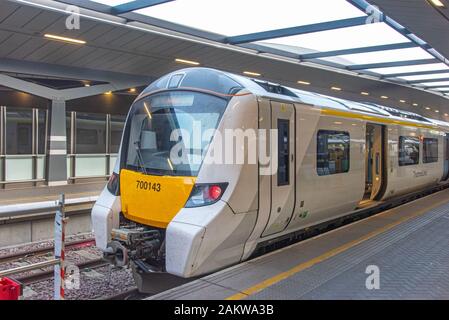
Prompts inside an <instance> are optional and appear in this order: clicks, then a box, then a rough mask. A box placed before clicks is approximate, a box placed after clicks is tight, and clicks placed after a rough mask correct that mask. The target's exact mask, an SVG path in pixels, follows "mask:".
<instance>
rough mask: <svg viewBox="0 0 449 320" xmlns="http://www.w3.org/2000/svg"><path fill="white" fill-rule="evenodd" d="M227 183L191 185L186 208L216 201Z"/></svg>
mask: <svg viewBox="0 0 449 320" xmlns="http://www.w3.org/2000/svg"><path fill="white" fill-rule="evenodd" d="M227 186H228V184H227V183H214V184H197V185H195V186H194V187H193V190H192V193H191V194H190V197H189V200H188V201H187V203H186V205H185V207H186V208H195V207H202V206H207V205H211V204H214V203H216V202H217V201H219V200H220V199H221V197H222V196H223V194H224V192H225V190H226V187H227Z"/></svg>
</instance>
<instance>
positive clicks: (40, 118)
mask: <svg viewBox="0 0 449 320" xmlns="http://www.w3.org/2000/svg"><path fill="white" fill-rule="evenodd" d="M0 113H1V117H0V122H1V125H0V127H1V133H2V137H1V140H2V142H1V146H2V147H1V148H0V157H1V160H2V161H1V165H0V170H1V174H0V183H1V184H2V185H3V186H4V185H5V184H7V183H14V182H38V181H43V180H44V177H45V153H46V143H47V139H46V135H47V111H46V110H39V109H31V108H13V107H1V108H0Z"/></svg>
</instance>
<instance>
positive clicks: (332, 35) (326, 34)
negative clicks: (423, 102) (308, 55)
mask: <svg viewBox="0 0 449 320" xmlns="http://www.w3.org/2000/svg"><path fill="white" fill-rule="evenodd" d="M406 42H410V40H408V39H407V38H406V37H404V36H403V35H402V34H400V33H399V32H397V31H395V30H394V29H392V28H391V27H389V26H388V25H387V24H385V23H371V24H366V25H361V26H355V27H349V28H342V29H335V30H329V31H322V32H314V33H310V34H303V35H297V36H290V37H283V38H277V39H270V40H265V41H261V42H257V43H258V44H263V45H267V44H268V45H269V44H278V45H287V46H296V47H298V48H307V49H311V50H315V51H317V52H326V51H334V50H342V49H350V48H363V47H371V46H379V45H387V44H394V43H406Z"/></svg>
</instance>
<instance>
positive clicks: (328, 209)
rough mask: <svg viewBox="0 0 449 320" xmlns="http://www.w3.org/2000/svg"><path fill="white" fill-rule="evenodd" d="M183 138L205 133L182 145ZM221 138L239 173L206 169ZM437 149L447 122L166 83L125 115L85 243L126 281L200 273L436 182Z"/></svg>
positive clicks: (194, 72) (272, 89)
mask: <svg viewBox="0 0 449 320" xmlns="http://www.w3.org/2000/svg"><path fill="white" fill-rule="evenodd" d="M196 129H199V131H205V132H208V133H207V134H204V135H203V139H199V140H198V141H196V142H191V141H190V140H192V139H193V138H192V136H194V133H195V132H194V131H195V130H196ZM197 131H198V130H197ZM180 132H181V133H180ZM229 132H231V133H236V132H238V133H240V134H242V133H243V134H244V138H243V139H241V138H238V137H237V135H235V136H234V139H231V140H232V141H236V140H240V144H239V145H237V147H236V148H237V151H241V153H242V157H241V159H243V160H244V161H236V158H237V155H236V154H234V155H233V159H232V160H233V161H222V162H220V161H213V160H217V156H216V155H215V154H219V153H220V152H219V151H220V150H221V151H222V153H223V154H224V156H223V157H225V158H226V156H227V152H228V151H229V150H228V149H226V148H227V146H224V144H226V145H227V144H228V143H223V137H226V136H230V134H229ZM251 132H255V134H251ZM262 132H264V133H266V134H264V135H263V134H261V133H262ZM189 142H190V143H189ZM448 142H449V123H447V122H444V121H440V120H434V119H429V118H426V117H424V116H421V115H419V114H417V113H413V112H409V111H403V110H399V109H396V108H391V107H387V106H382V105H379V104H375V103H370V102H363V103H362V102H354V101H349V100H344V99H340V98H337V97H331V96H326V95H323V94H318V93H313V92H308V91H304V90H299V89H296V88H291V87H287V86H283V85H280V84H276V83H270V82H267V81H262V80H258V79H251V78H247V77H244V76H240V75H235V74H231V73H228V72H224V71H220V70H215V69H210V68H202V67H195V68H187V69H182V70H178V71H174V72H171V73H169V74H167V75H165V76H163V77H161V78H160V79H158V80H156V81H155V82H153V83H152V84H151V85H149V86H148V87H147V88H146V89H145V90H144V91H143V92H142V93H141V94H140V95H139V96H138V97H137V99H136V100H135V102H134V103H133V105H132V106H131V109H130V111H129V114H128V116H127V120H126V124H125V128H124V132H123V135H122V140H121V145H120V151H119V156H118V160H117V163H116V165H115V169H114V173H113V174H112V176H111V178H110V180H109V182H108V184H107V186H106V187H105V189H104V190H103V191H102V193H101V195H100V197H99V199H98V201H97V202H96V204H95V205H94V207H93V209H92V225H93V229H94V234H95V238H96V244H97V246H98V247H99V248H101V249H102V250H103V251H104V253H105V257H106V258H107V259H109V260H110V261H111V263H113V264H115V265H117V266H131V267H132V269H133V272H134V274H135V275H150V276H151V277H158V276H159V277H160V278H161V279H165V278H164V277H166V276H167V275H170V276H173V277H175V278H177V279H182V280H188V279H192V278H196V277H199V276H202V275H206V274H210V273H212V272H215V271H218V270H220V269H224V268H226V267H228V266H232V265H235V264H238V263H240V262H242V261H245V260H248V259H249V258H251V257H252V255H253V254H254V253H255V252H256V251H257V250H260V249H261V248H262V247H263V246H266V245H268V244H270V245H271V244H273V243H276V241H281V239H283V238H285V236H286V235H289V234H293V233H295V232H298V231H300V230H307V229H309V228H313V227H314V226H317V225H322V224H323V223H324V224H325V223H326V222H328V221H332V220H335V219H337V218H340V217H345V216H348V215H349V214H351V213H353V212H354V211H355V210H357V209H359V208H362V207H367V206H375V205H376V204H378V203H380V202H383V201H387V200H388V199H393V198H395V197H400V196H404V195H407V194H410V193H413V192H417V191H419V190H423V189H426V188H429V187H432V186H436V185H438V184H444V183H446V181H447V180H448V178H449V143H448ZM250 145H252V146H253V147H250ZM180 146H181V147H180ZM254 146H255V147H254ZM174 149H175V151H173V150H174ZM181 153H183V154H184V155H183V156H182V157H181V158H182V160H183V161H174V160H173V155H175V156H176V155H177V156H179V155H180V154H181ZM237 153H238V152H237ZM267 154H269V156H266V155H267ZM223 157H222V158H223ZM175 158H176V157H175ZM218 158H219V157H218ZM211 159H212V161H211ZM251 159H253V160H254V159H255V161H250V160H251ZM175 160H177V159H175ZM178 160H179V159H178ZM206 160H208V161H206ZM175 162H176V163H175ZM136 281H137V280H136ZM164 281H165V280H164ZM142 290H143V289H142Z"/></svg>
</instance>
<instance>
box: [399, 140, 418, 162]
mask: <svg viewBox="0 0 449 320" xmlns="http://www.w3.org/2000/svg"><path fill="white" fill-rule="evenodd" d="M418 163H419V138H417V137H403V136H400V137H399V166H401V167H402V166H411V165H415V164H418Z"/></svg>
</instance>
